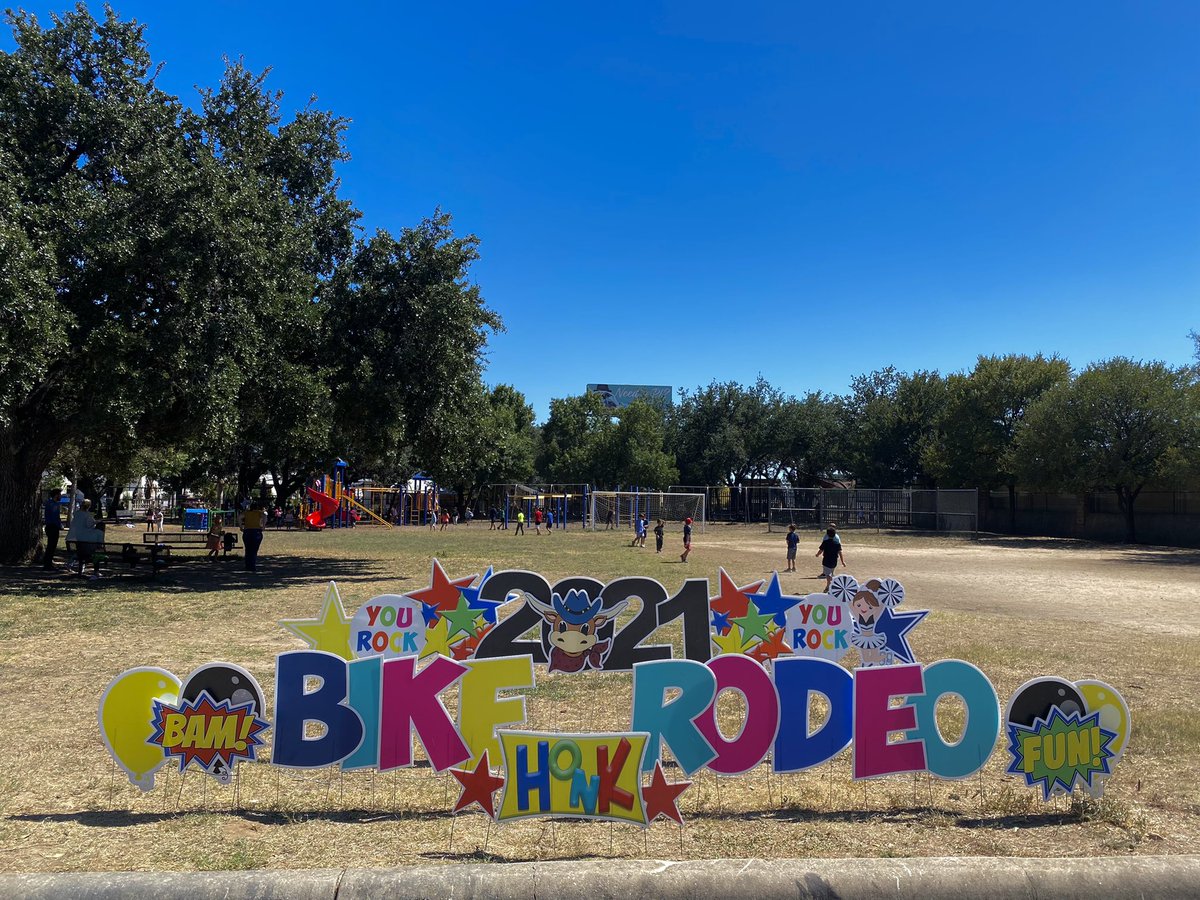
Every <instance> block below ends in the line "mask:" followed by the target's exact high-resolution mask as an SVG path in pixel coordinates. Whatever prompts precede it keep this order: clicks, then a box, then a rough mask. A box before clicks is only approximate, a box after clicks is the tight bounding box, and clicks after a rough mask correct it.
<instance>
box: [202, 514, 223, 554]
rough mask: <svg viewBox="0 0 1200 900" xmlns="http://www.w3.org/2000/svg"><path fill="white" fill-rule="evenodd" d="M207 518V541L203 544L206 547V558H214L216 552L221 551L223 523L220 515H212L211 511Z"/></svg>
mask: <svg viewBox="0 0 1200 900" xmlns="http://www.w3.org/2000/svg"><path fill="white" fill-rule="evenodd" d="M208 520H209V526H208V543H207V544H205V546H206V547H207V548H208V558H209V559H216V558H217V554H218V553H220V552H221V545H222V543H223V541H222V540H221V536H222V533H223V532H224V531H225V525H224V523H223V522H222V521H221V517H220V516H216V515H213V514H212V513H211V512H210V513H209V514H208Z"/></svg>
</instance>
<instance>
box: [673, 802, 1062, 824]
mask: <svg viewBox="0 0 1200 900" xmlns="http://www.w3.org/2000/svg"><path fill="white" fill-rule="evenodd" d="M930 816H936V817H938V818H940V819H952V820H953V822H954V825H955V827H958V828H997V829H1009V828H1045V827H1048V826H1056V825H1067V824H1071V823H1073V822H1078V821H1079V817H1078V816H1076V815H1074V814H1072V813H1032V814H1028V815H1015V816H1014V815H1006V816H996V817H995V818H986V817H976V818H968V817H963V816H957V817H956V816H955V815H954V814H953V813H951V812H950V811H948V810H945V809H938V808H937V807H935V806H901V807H896V808H894V809H888V810H881V809H876V810H862V809H835V810H819V809H807V808H801V807H785V808H783V809H751V810H739V811H737V812H733V811H729V812H721V811H720V810H715V809H706V810H692V811H689V812H688V813H687V814H686V816H685V817H684V818H685V821H690V822H694V821H699V820H702V819H707V820H712V821H720V820H722V819H725V820H736V819H742V820H754V821H761V820H763V819H774V820H775V821H778V822H792V823H802V822H811V823H818V822H819V823H825V824H838V825H854V824H859V823H864V822H874V823H876V824H883V823H887V824H904V823H906V822H911V823H914V824H919V823H921V822H922V821H924V820H925V819H927V818H929V817H930Z"/></svg>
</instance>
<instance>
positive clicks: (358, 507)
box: [344, 494, 392, 528]
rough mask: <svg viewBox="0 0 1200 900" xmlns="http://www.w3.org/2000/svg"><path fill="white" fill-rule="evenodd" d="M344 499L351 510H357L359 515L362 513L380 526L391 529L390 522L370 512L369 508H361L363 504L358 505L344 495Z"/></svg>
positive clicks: (372, 511)
mask: <svg viewBox="0 0 1200 900" xmlns="http://www.w3.org/2000/svg"><path fill="white" fill-rule="evenodd" d="M344 499H345V500H346V501H347V502H348V503H349V504H350V506H351V508H353V509H356V510H359V511H360V512H361V513H363V514H365V515H367V516H370V517H371V518H372V519H373V520H374V521H375V522H376V523H378V524H380V525H385V526H387V527H388V528H391V527H392V523H391V522H389V521H388V520H387V519H385V518H383V517H382V516H380V515H378V514H376V513H375V512H374V510H372V509H371V508H370V507H369V506H363V504H361V503H359V502H358V501H357V500H355V499H354V498H353V497H351V496H350V495H349V494H346V495H344Z"/></svg>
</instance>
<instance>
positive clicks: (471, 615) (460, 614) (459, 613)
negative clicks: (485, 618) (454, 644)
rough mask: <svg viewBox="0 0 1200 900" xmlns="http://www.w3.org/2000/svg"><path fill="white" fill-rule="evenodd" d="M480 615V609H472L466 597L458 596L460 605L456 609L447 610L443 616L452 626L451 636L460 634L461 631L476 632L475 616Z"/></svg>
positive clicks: (466, 632)
mask: <svg viewBox="0 0 1200 900" xmlns="http://www.w3.org/2000/svg"><path fill="white" fill-rule="evenodd" d="M478 615H479V610H477V609H471V607H470V605H469V604H468V603H467V598H466V597H461V596H460V597H459V598H458V606H456V607H455V608H454V609H448V610H445V611H444V612H443V613H442V616H443V617H444V618H445V619H446V621H447V624H448V625H449V628H450V636H451V637H454V635H456V634H458V633H459V632H460V631H461V632H463V633H464V634H468V635H470V634H474V633H475V617H476V616H478Z"/></svg>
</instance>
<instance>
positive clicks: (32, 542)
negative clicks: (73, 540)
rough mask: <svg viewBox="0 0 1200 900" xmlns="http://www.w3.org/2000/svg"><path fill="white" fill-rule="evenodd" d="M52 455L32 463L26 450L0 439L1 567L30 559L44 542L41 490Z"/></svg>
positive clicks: (40, 456) (49, 454) (4, 437)
mask: <svg viewBox="0 0 1200 900" xmlns="http://www.w3.org/2000/svg"><path fill="white" fill-rule="evenodd" d="M53 455H54V454H53V450H50V451H45V452H43V453H42V454H39V455H38V457H37V458H33V459H31V458H30V454H29V451H28V449H27V448H22V449H21V450H14V448H13V446H12V444H11V442H10V441H9V440H8V439H7V438H6V436H4V435H0V565H15V564H17V563H20V562H24V561H26V560H28V559H30V558H31V557H32V556H33V554H34V551H35V550H36V549H37V546H38V543H39V542H40V541H41V537H42V525H41V520H40V518H39V517H38V511H39V510H38V508H39V503H38V500H39V497H38V488H39V487H40V486H41V483H42V472H43V471H44V470H45V468H46V466H47V465H48V464H49V461H50V458H51V457H52V456H53ZM42 457H44V459H43V458H42ZM60 546H61V544H60Z"/></svg>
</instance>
